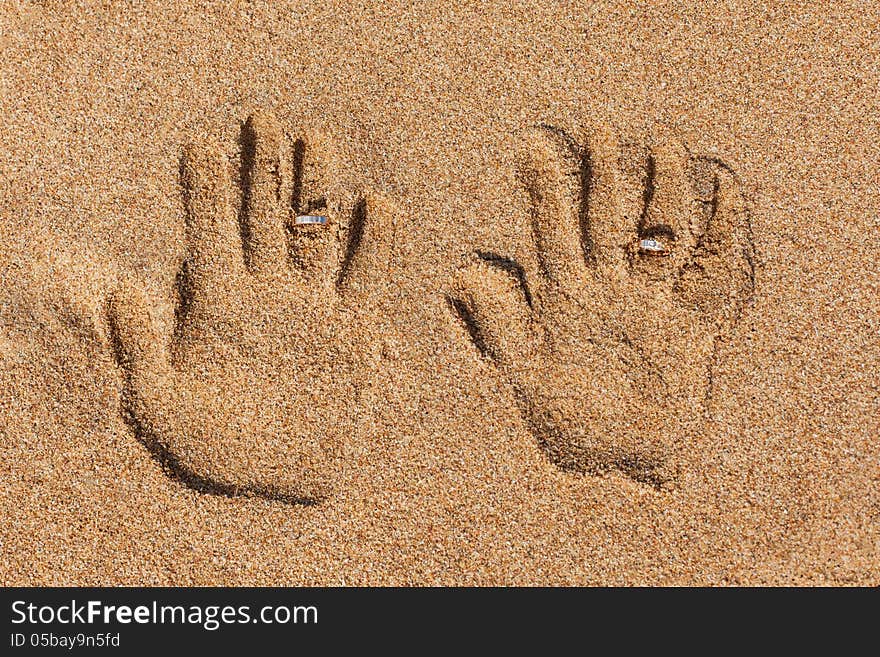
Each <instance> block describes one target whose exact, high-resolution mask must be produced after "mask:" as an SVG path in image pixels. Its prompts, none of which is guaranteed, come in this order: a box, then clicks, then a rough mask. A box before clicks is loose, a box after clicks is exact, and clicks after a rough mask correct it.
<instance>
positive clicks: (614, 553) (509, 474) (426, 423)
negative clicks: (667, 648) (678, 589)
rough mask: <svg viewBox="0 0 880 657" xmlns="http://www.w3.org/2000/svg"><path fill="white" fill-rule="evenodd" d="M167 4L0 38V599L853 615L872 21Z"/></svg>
mask: <svg viewBox="0 0 880 657" xmlns="http://www.w3.org/2000/svg"><path fill="white" fill-rule="evenodd" d="M203 4H205V3H200V2H179V3H173V6H172V5H171V4H169V3H160V2H155V1H153V0H148V1H145V2H139V3H110V2H85V1H80V2H53V1H45V2H36V1H34V2H29V1H26V0H13V1H12V2H7V3H4V4H3V7H2V8H0V47H2V60H0V61H2V67H3V68H2V72H0V110H2V116H3V121H2V124H0V195H2V198H0V217H2V229H3V234H4V240H3V245H2V258H0V272H2V273H0V276H2V288H0V300H2V301H0V362H2V368H0V446H2V452H0V481H2V485H0V499H2V502H0V509H2V523H0V527H2V529H0V583H2V584H4V585H13V584H19V585H21V584H27V585H46V584H56V585H65V584H66V585H99V584H100V585H114V584H129V585H197V584H203V585H219V584H229V585H247V584H250V585H299V584H303V585H312V584H347V585H363V584H381V585H385V584H416V585H424V584H465V585H472V584H479V585H488V584H526V585H533V584H553V585H557V584H767V583H774V584H838V585H843V584H871V585H876V584H878V582H880V442H878V437H880V420H878V417H880V391H878V363H880V340H878V339H877V336H878V334H880V321H878V320H880V313H878V310H880V301H878V299H880V294H878V293H880V289H878V280H880V275H878V268H877V265H876V248H875V247H876V243H877V239H878V238H880V220H878V217H880V97H878V94H877V89H878V86H880V46H878V43H877V40H876V31H877V26H878V25H880V10H878V9H877V8H873V7H871V6H869V5H867V4H865V3H857V2H851V3H837V4H836V5H835V7H834V8H833V9H829V8H828V7H827V3H818V2H816V3H810V2H796V3H786V5H785V7H781V6H780V7H778V8H768V7H765V6H763V5H758V4H757V3H754V2H729V3H724V4H723V5H716V4H712V5H706V6H705V7H704V6H684V4H682V5H680V6H674V5H673V3H659V2H658V3H648V5H646V6H644V7H640V8H634V7H632V3H623V2H599V3H587V2H565V3H526V2H522V3H519V2H509V1H508V2H499V3H493V2H487V3H464V2H455V3H451V2H424V3H405V2H399V3H398V2H384V3H343V2H329V3H328V2H296V3H288V2H272V3H268V2H236V3H230V4H229V5H228V6H224V7H223V8H220V7H219V6H218V7H216V8H211V9H206V8H205V7H204V6H203ZM538 126H551V127H543V128H542V127H538ZM299 214H309V215H320V216H326V217H327V220H328V221H327V224H325V225H304V226H298V225H296V224H294V223H293V222H294V218H295V216H297V215H299ZM648 239H651V240H654V241H655V242H657V243H658V244H659V248H661V249H662V250H663V251H664V254H662V255H657V254H656V253H650V252H649V251H650V248H648V249H647V250H646V249H645V248H644V247H642V248H640V244H641V243H642V241H643V240H648ZM648 246H649V247H650V245H648Z"/></svg>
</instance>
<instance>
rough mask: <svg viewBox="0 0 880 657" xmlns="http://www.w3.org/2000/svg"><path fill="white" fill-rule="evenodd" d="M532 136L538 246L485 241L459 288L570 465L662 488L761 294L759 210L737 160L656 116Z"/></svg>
mask: <svg viewBox="0 0 880 657" xmlns="http://www.w3.org/2000/svg"><path fill="white" fill-rule="evenodd" d="M585 142H586V143H585V144H584V145H581V144H578V143H577V142H576V141H575V140H573V139H572V138H570V137H569V136H568V135H567V134H565V133H564V132H563V131H561V130H558V129H555V128H551V127H548V126H544V127H541V128H539V129H536V130H534V131H531V132H529V133H528V134H527V135H525V137H524V138H523V139H522V141H521V147H520V150H519V153H518V158H517V160H518V169H517V174H518V175H517V177H518V180H519V182H520V184H522V185H523V187H524V189H525V190H526V191H527V192H528V197H529V199H530V207H531V217H532V233H533V238H534V248H535V256H536V257H535V259H534V261H535V266H534V267H532V273H531V274H529V273H528V271H527V269H528V268H526V267H523V266H521V265H520V264H519V263H517V262H515V261H513V260H511V259H509V258H505V257H503V256H500V255H497V254H492V253H479V254H477V255H478V257H477V258H476V260H475V263H474V264H473V265H471V266H469V267H468V268H466V269H465V270H463V271H462V272H461V273H460V275H459V277H458V279H457V281H456V283H455V285H454V288H453V291H452V293H451V294H450V295H449V299H450V302H451V304H452V306H453V308H454V310H455V311H456V313H457V314H458V316H459V317H460V318H461V319H462V320H463V321H464V322H465V325H466V327H467V329H468V331H469V333H470V336H471V338H472V340H473V342H474V343H475V345H476V346H477V348H478V349H479V350H480V352H481V353H482V354H483V355H484V356H485V357H486V358H488V359H489V360H490V361H491V362H493V363H494V364H495V365H497V366H498V368H499V369H500V371H501V372H502V373H503V374H504V375H505V377H506V378H507V379H508V380H509V381H510V383H511V384H512V387H513V389H514V391H515V393H516V397H517V401H518V404H519V406H520V408H521V410H522V412H523V415H524V417H525V419H526V420H527V422H528V425H529V426H530V428H531V430H532V432H533V433H534V435H535V436H536V438H537V439H538V441H539V442H540V444H541V445H542V447H543V448H544V450H545V451H546V453H547V454H548V456H549V457H550V459H551V460H552V461H553V462H554V463H556V464H557V465H559V466H560V467H562V468H565V469H569V470H575V471H579V472H585V473H591V474H599V473H603V472H606V471H609V470H617V471H620V472H622V473H624V474H626V475H628V476H630V477H631V478H633V479H635V480H638V481H641V482H645V483H649V484H651V485H654V486H658V487H659V486H661V485H663V484H664V483H665V482H668V481H670V480H672V479H674V477H675V474H676V471H677V466H675V465H674V463H675V459H674V458H671V457H672V455H673V454H674V453H675V450H676V449H681V448H685V449H686V447H687V445H686V443H687V440H688V437H689V436H691V435H692V432H693V431H694V430H695V428H696V423H697V421H699V420H700V419H701V418H702V416H703V405H704V403H705V399H706V397H707V394H708V392H709V387H710V382H711V368H712V364H713V360H714V353H715V348H716V344H717V341H718V340H719V338H721V337H722V336H724V335H725V334H726V333H727V332H728V331H729V329H730V327H731V325H732V324H733V322H734V321H735V320H736V319H737V316H738V314H739V312H740V309H741V306H742V303H743V302H744V300H745V299H746V298H748V297H749V295H750V294H751V293H752V290H753V287H754V269H753V264H752V242H751V232H750V223H749V216H748V213H747V209H746V205H745V203H744V199H743V197H742V194H741V192H740V188H739V184H738V182H737V180H736V178H735V176H734V175H733V174H732V172H731V170H730V169H729V168H728V167H727V166H726V165H724V164H723V163H721V162H720V161H718V160H717V159H713V158H706V157H697V156H693V155H691V154H690V153H689V152H688V151H687V149H686V148H685V147H684V146H683V145H682V144H681V143H680V142H678V141H677V140H676V139H675V138H674V137H672V136H671V135H669V134H668V133H667V132H665V131H660V130H658V131H657V133H656V134H655V135H654V136H653V137H651V138H647V139H644V140H641V141H640V142H639V141H633V140H630V141H624V140H622V139H621V138H620V137H619V136H617V135H616V134H615V133H613V132H612V131H610V130H608V129H605V128H598V129H595V130H593V131H592V132H591V133H590V134H589V135H588V136H587V138H586V139H585Z"/></svg>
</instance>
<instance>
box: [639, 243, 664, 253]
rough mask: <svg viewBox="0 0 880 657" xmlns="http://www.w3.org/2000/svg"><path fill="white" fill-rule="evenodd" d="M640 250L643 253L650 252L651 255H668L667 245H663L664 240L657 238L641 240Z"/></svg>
mask: <svg viewBox="0 0 880 657" xmlns="http://www.w3.org/2000/svg"><path fill="white" fill-rule="evenodd" d="M639 250H640V251H642V252H643V253H650V254H651V255H666V254H667V251H666V247H665V246H663V242H659V241H657V240H639Z"/></svg>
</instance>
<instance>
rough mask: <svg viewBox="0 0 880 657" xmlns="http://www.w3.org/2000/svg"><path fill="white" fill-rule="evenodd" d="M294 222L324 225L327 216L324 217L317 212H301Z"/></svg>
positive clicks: (298, 224) (301, 224) (300, 224)
mask: <svg viewBox="0 0 880 657" xmlns="http://www.w3.org/2000/svg"><path fill="white" fill-rule="evenodd" d="M293 223H294V224H296V225H297V226H304V225H309V224H320V225H323V224H326V223H327V217H322V216H320V215H317V214H301V215H299V216H298V217H297V218H296V219H294V220H293Z"/></svg>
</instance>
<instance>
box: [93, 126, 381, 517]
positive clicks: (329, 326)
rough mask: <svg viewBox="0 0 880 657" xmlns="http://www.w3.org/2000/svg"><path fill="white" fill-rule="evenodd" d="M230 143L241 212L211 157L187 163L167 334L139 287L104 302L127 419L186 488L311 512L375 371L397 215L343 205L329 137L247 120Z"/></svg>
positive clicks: (205, 148) (188, 158)
mask: <svg viewBox="0 0 880 657" xmlns="http://www.w3.org/2000/svg"><path fill="white" fill-rule="evenodd" d="M241 141H242V151H243V154H242V167H241V171H242V176H241V178H242V187H243V194H242V197H241V202H240V204H237V203H235V202H234V197H233V188H234V185H233V183H232V176H231V175H230V174H231V172H230V168H231V167H230V165H229V162H228V161H227V160H226V158H225V157H223V156H221V150H220V148H218V147H217V146H215V145H211V144H204V143H203V144H198V145H194V146H190V147H188V148H187V149H186V150H185V153H184V157H183V160H182V164H181V183H182V187H183V192H184V201H185V208H186V227H187V237H188V257H187V259H186V260H185V262H184V264H183V267H182V270H181V272H180V275H179V276H178V289H179V295H178V296H179V298H178V299H177V300H176V312H175V321H174V326H173V329H172V328H171V327H169V329H168V330H166V331H164V332H163V328H162V324H161V322H159V321H158V319H157V317H156V313H155V311H154V305H155V304H154V303H153V301H152V300H151V299H150V298H149V296H148V295H147V294H146V293H145V292H144V291H143V289H142V288H141V287H139V286H138V285H136V284H133V283H131V282H124V283H122V284H120V286H119V287H118V289H117V290H116V292H115V294H114V295H113V298H112V300H111V305H110V320H111V326H112V330H113V337H114V342H115V345H116V352H117V355H118V359H119V362H120V365H121V366H122V368H123V370H124V374H125V391H124V408H125V411H126V413H127V416H128V417H129V418H130V420H131V424H132V425H133V426H134V427H135V429H136V431H137V433H138V435H139V437H140V438H141V440H142V441H143V442H144V443H145V444H146V445H147V446H148V447H149V448H150V449H151V450H152V451H153V453H154V454H155V455H157V456H158V457H159V458H161V459H162V460H163V462H164V463H165V464H166V465H167V466H168V467H169V468H170V469H171V471H172V472H173V473H174V474H176V475H177V476H179V477H180V478H181V479H183V480H184V481H185V482H187V483H188V484H190V485H191V486H193V487H195V488H197V489H201V490H207V491H213V492H220V493H226V494H257V495H263V496H267V497H271V498H275V499H284V500H289V501H303V502H309V501H312V502H313V501H317V500H319V499H321V498H322V497H323V496H325V495H326V494H327V492H328V490H329V488H330V486H331V485H332V483H333V479H334V477H335V476H336V474H337V473H338V471H339V467H340V464H341V459H342V456H343V452H344V448H345V444H346V440H347V438H348V437H349V436H350V433H351V431H352V428H353V424H354V422H355V416H356V413H357V409H358V407H359V403H360V402H362V401H363V400H362V399H361V395H362V393H363V391H364V390H365V389H366V388H367V387H368V385H369V383H370V378H371V371H372V370H373V368H374V365H375V361H376V358H377V348H378V347H377V345H378V344H379V341H380V340H381V337H382V328H381V322H380V316H381V311H380V306H381V304H382V299H383V298H384V295H385V294H386V292H387V290H386V288H387V286H386V281H387V280H388V276H389V271H388V268H389V266H390V253H391V249H392V242H393V237H394V235H393V222H394V216H395V215H394V208H393V207H392V206H391V205H390V204H389V203H388V202H387V201H385V200H382V199H380V198H378V197H377V196H376V195H374V194H367V195H359V194H357V193H354V192H352V191H351V189H350V187H349V185H347V184H346V183H345V182H344V180H345V175H344V174H345V171H344V170H343V169H342V168H341V167H340V162H339V159H338V155H337V153H336V150H335V148H334V146H333V144H332V142H331V141H330V140H329V139H328V138H326V137H322V136H320V135H306V136H302V137H300V138H297V139H290V138H288V137H287V136H286V135H285V134H284V132H283V131H282V130H281V128H280V127H279V124H278V123H277V121H276V119H275V118H274V117H273V116H271V115H256V116H252V117H251V118H250V119H248V121H247V123H246V124H245V126H244V128H243V131H242V140H241ZM236 205H240V208H241V210H240V211H239V212H238V213H236V210H235V207H236Z"/></svg>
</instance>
